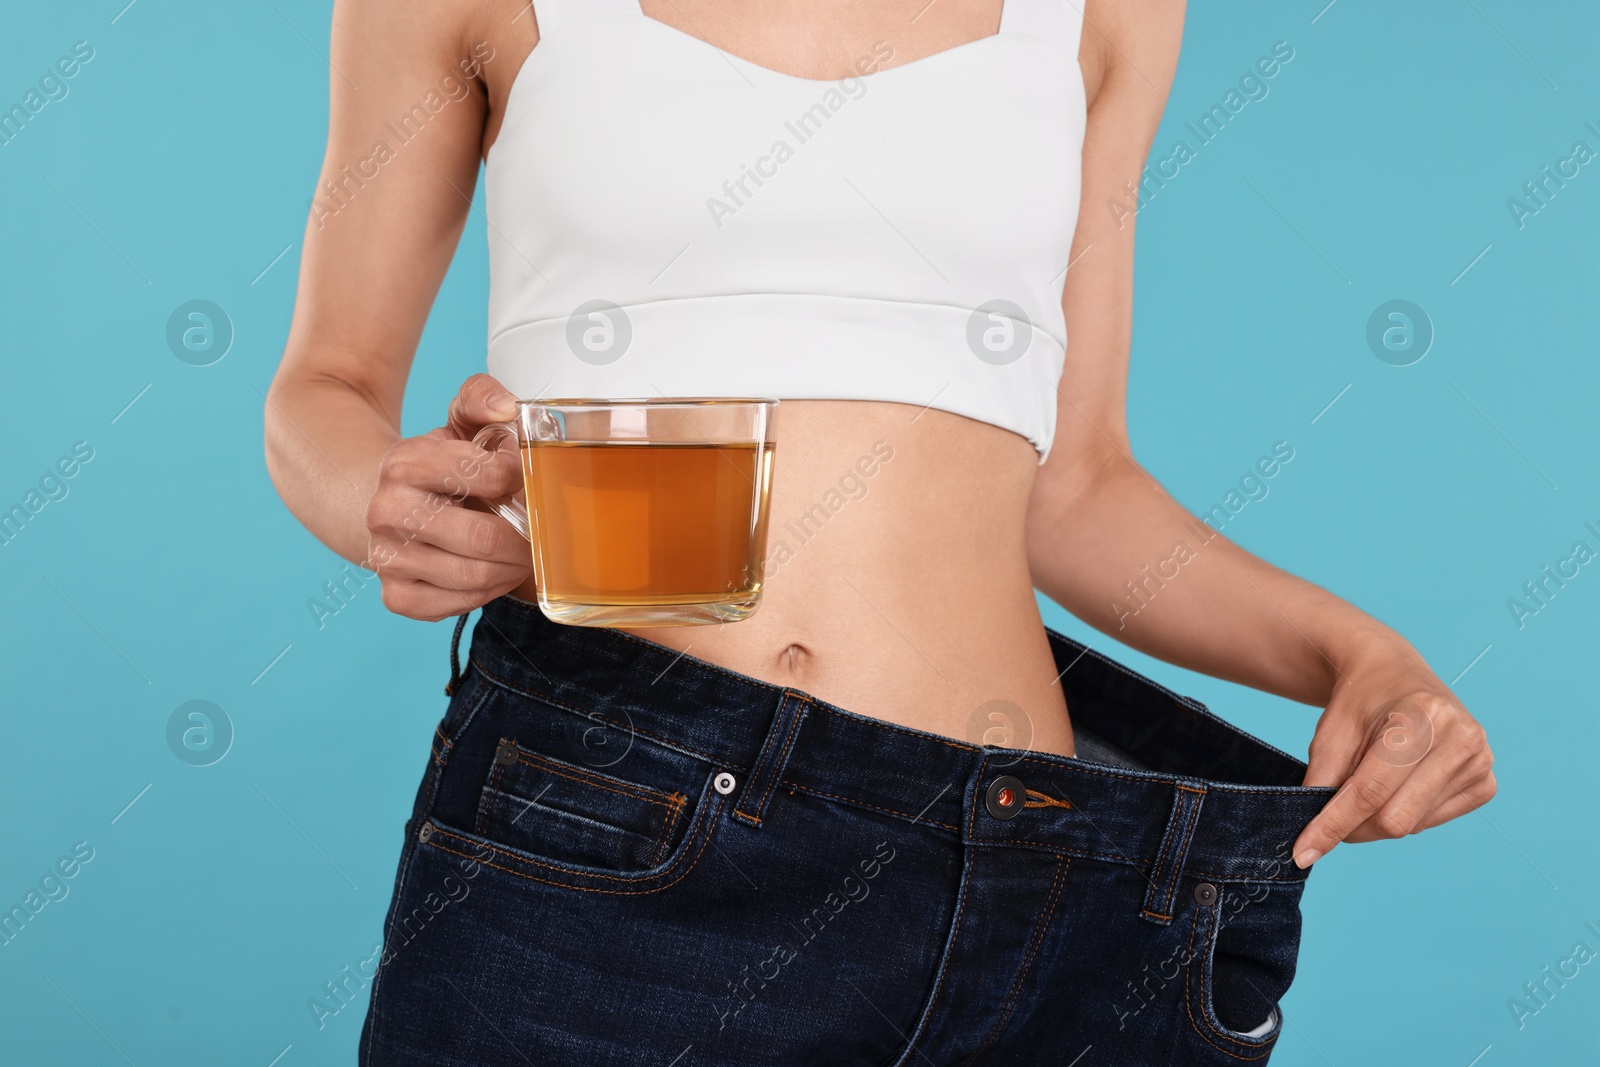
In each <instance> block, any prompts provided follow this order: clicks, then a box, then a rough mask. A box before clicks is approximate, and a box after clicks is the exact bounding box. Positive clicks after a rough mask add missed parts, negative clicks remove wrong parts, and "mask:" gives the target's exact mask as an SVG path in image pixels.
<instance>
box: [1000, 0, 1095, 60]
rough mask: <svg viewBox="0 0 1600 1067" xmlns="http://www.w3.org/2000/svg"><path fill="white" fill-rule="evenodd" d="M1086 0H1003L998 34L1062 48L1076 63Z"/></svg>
mask: <svg viewBox="0 0 1600 1067" xmlns="http://www.w3.org/2000/svg"><path fill="white" fill-rule="evenodd" d="M1084 3H1087V0H1005V5H1004V6H1003V7H1002V8H1001V9H1000V32H1001V33H1025V34H1028V35H1029V36H1031V37H1041V38H1043V39H1044V40H1046V41H1052V42H1054V43H1055V44H1058V45H1060V46H1061V47H1062V48H1065V49H1066V50H1067V52H1068V53H1069V54H1070V55H1071V56H1072V57H1073V58H1074V59H1076V58H1077V56H1078V38H1079V37H1080V36H1081V35H1082V34H1083V7H1082V6H1081V5H1083V4H1084Z"/></svg>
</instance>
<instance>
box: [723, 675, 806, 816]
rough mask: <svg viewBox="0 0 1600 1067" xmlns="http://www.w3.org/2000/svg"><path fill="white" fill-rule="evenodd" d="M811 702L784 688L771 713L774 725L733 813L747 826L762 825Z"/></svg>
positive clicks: (768, 731)
mask: <svg viewBox="0 0 1600 1067" xmlns="http://www.w3.org/2000/svg"><path fill="white" fill-rule="evenodd" d="M809 704H810V700H809V699H807V698H806V697H805V696H803V695H801V694H800V693H796V692H794V691H793V690H790V689H785V690H784V691H783V697H782V699H780V700H779V701H778V710H777V711H776V712H774V713H773V716H772V726H771V727H769V728H768V730H767V739H766V740H765V741H764V742H762V745H761V754H760V755H758V756H757V757H756V762H755V766H753V767H751V768H750V776H749V777H748V778H746V779H745V782H744V791H743V792H741V793H740V794H739V802H738V803H737V804H735V805H734V806H733V817H734V818H735V819H738V820H739V821H740V822H742V823H744V824H745V825H746V826H760V825H761V818H762V816H763V815H765V814H766V811H767V800H768V799H769V798H770V797H771V796H772V791H773V789H775V788H776V787H777V784H778V781H779V779H781V778H782V777H783V769H784V767H786V766H788V763H789V752H790V750H791V749H793V748H794V739H795V737H796V736H797V735H798V734H799V733H800V723H801V722H802V721H804V720H805V717H806V709H807V706H808V705H809Z"/></svg>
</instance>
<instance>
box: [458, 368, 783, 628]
mask: <svg viewBox="0 0 1600 1067" xmlns="http://www.w3.org/2000/svg"><path fill="white" fill-rule="evenodd" d="M777 407H778V401H776V400H765V399H745V398H738V399H711V398H698V397H693V398H668V399H661V400H521V401H518V402H517V416H516V418H515V419H513V420H512V421H510V422H500V423H493V424H491V425H488V426H485V427H484V428H483V429H482V430H480V431H478V434H477V436H476V437H474V438H473V444H475V445H477V446H478V447H479V448H482V449H485V450H486V451H490V452H494V451H498V450H500V449H502V448H505V449H509V448H510V447H511V446H512V445H513V444H515V446H516V448H517V450H518V452H519V454H520V460H521V464H522V477H523V496H524V498H525V500H526V502H527V503H526V506H524V505H523V504H522V503H520V502H518V501H517V500H516V498H515V497H508V498H506V499H503V500H497V501H493V502H491V505H490V506H491V507H492V508H493V510H494V511H495V513H496V514H498V515H499V516H500V517H501V518H503V519H505V520H506V521H507V522H509V523H511V524H512V525H513V526H514V527H516V529H517V531H518V532H519V533H521V534H522V536H523V537H526V538H527V539H528V540H529V541H530V542H531V543H532V545H533V574H534V579H535V582H536V583H537V585H538V596H539V608H540V610H541V611H543V612H544V614H545V616H546V617H547V618H549V619H551V620H552V621H554V622H560V623H567V624H569V625H573V626H685V625H694V624H699V623H723V622H737V621H739V620H740V619H747V618H749V617H750V616H751V615H754V614H755V611H756V608H757V607H758V606H759V605H760V602H761V578H762V562H763V560H764V559H765V558H766V553H767V497H768V493H769V492H770V489H771V485H772V461H773V453H774V449H775V447H776V446H775V442H774V441H773V424H774V422H775V421H776V420H775V416H776V414H777ZM530 516H531V518H530Z"/></svg>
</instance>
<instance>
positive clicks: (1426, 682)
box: [1294, 635, 1495, 867]
mask: <svg viewBox="0 0 1600 1067" xmlns="http://www.w3.org/2000/svg"><path fill="white" fill-rule="evenodd" d="M1337 670H1338V681H1337V682H1336V683H1335V685H1334V688H1333V698H1332V699H1331V700H1330V701H1329V702H1328V707H1327V710H1326V711H1324V712H1323V713H1322V718H1321V719H1320V720H1318V722H1317V732H1316V735H1315V736H1314V737H1313V738H1312V740H1311V751H1310V757H1311V758H1310V766H1309V769H1308V770H1307V772H1306V778H1305V784H1306V785H1308V786H1339V787H1340V788H1339V792H1338V793H1336V794H1335V795H1334V797H1333V799H1332V800H1330V801H1328V804H1327V806H1326V807H1324V808H1323V809H1322V811H1321V813H1320V814H1318V815H1317V817H1316V818H1315V819H1313V820H1312V821H1311V823H1310V825H1308V826H1307V827H1306V828H1305V829H1304V830H1303V831H1301V833H1300V837H1299V838H1298V839H1297V840H1296V841H1295V843H1294V861H1295V863H1296V864H1297V865H1298V866H1300V867H1309V866H1311V864H1312V863H1314V862H1316V861H1317V860H1318V859H1319V858H1321V857H1322V856H1325V855H1327V854H1328V852H1329V851H1330V850H1332V849H1333V847H1334V846H1335V845H1337V844H1339V843H1340V842H1341V841H1376V840H1380V839H1383V838H1394V837H1404V836H1406V835H1407V834H1414V833H1417V832H1418V831H1421V830H1426V829H1428V828H1429V827H1432V826H1438V825H1439V824H1440V823H1443V822H1448V821H1450V820H1451V819H1454V818H1456V817H1457V816H1459V815H1465V814H1466V813H1467V812H1469V811H1471V810H1473V809H1474V808H1477V807H1480V806H1481V805H1483V804H1486V803H1488V801H1489V799H1490V798H1491V797H1493V796H1494V794H1495V781H1494V772H1493V771H1492V770H1491V768H1492V767H1493V765H1494V754H1493V753H1492V752H1490V751H1489V744H1488V741H1487V739H1486V738H1485V735H1484V729H1483V727H1482V726H1480V725H1479V724H1478V721H1477V720H1476V719H1474V718H1473V717H1472V716H1471V715H1470V714H1468V713H1467V710H1466V708H1464V707H1462V706H1461V702H1460V701H1459V700H1457V699H1456V696H1455V694H1454V693H1452V692H1451V691H1450V688H1449V686H1447V685H1445V684H1444V683H1443V682H1441V681H1440V680H1439V677H1438V676H1437V675H1435V674H1434V673H1433V671H1432V670H1430V669H1429V668H1428V665H1427V664H1426V663H1424V662H1423V660H1422V657H1421V656H1420V655H1418V653H1417V651H1416V650H1415V649H1413V648H1412V647H1411V646H1410V645H1409V644H1407V643H1406V642H1405V640H1404V639H1402V638H1401V637H1399V636H1398V635H1386V636H1385V637H1382V638H1380V639H1377V640H1376V641H1375V642H1374V643H1370V644H1368V645H1366V646H1364V647H1363V649H1362V650H1361V651H1360V652H1359V653H1357V654H1355V655H1352V656H1350V657H1348V658H1347V659H1346V660H1344V661H1341V662H1340V663H1339V664H1338V666H1337Z"/></svg>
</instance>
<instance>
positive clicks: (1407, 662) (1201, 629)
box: [1028, 0, 1495, 866]
mask: <svg viewBox="0 0 1600 1067" xmlns="http://www.w3.org/2000/svg"><path fill="white" fill-rule="evenodd" d="M1088 16H1089V18H1090V19H1092V20H1093V22H1092V23H1091V24H1087V25H1086V26H1085V48H1084V67H1085V81H1086V84H1087V85H1088V87H1089V90H1090V92H1091V93H1092V98H1091V99H1092V103H1091V105H1090V110H1089V123H1088V129H1087V133H1086V136H1085V142H1084V174H1083V197H1082V207H1081V209H1080V214H1079V219H1078V229H1077V233H1076V236H1075V239H1074V247H1073V250H1072V257H1073V261H1074V265H1073V267H1072V269H1071V270H1070V271H1069V272H1068V275H1067V281H1066V287H1065V291H1064V294H1063V298H1062V303H1063V307H1064V309H1065V312H1066V319H1067V323H1068V328H1069V331H1070V333H1069V337H1070V342H1071V347H1070V349H1069V351H1068V353H1067V366H1066V372H1065V374H1064V376H1063V378H1062V382H1061V386H1060V391H1059V393H1060V404H1059V412H1058V416H1057V420H1056V437H1055V443H1054V446H1053V448H1052V451H1051V455H1050V459H1049V460H1048V461H1047V462H1046V463H1045V464H1044V466H1043V467H1042V468H1041V469H1040V472H1039V478H1038V480H1037V482H1036V483H1035V486H1034V491H1033V496H1032V499H1031V501H1030V505H1029V516H1028V554H1029V563H1030V566H1031V568H1032V571H1033V577H1034V584H1035V585H1036V586H1037V587H1038V588H1039V589H1040V590H1042V591H1043V592H1044V593H1045V594H1046V595H1047V596H1049V597H1050V598H1052V599H1053V600H1055V601H1056V602H1057V603H1059V604H1061V605H1062V606H1063V607H1065V608H1066V609H1067V610H1069V611H1071V612H1072V613H1073V614H1075V615H1077V616H1078V617H1080V618H1082V619H1083V620H1085V621H1086V622H1088V623H1090V624H1091V625H1094V626H1096V627H1098V628H1099V629H1101V630H1104V631H1105V632H1107V633H1110V634H1112V635H1114V636H1116V637H1117V638H1119V639H1120V640H1122V641H1124V642H1126V643H1127V644H1129V645H1132V646H1133V647H1135V648H1138V649H1140V650H1141V651H1144V652H1148V653H1150V654H1151V655H1154V656H1158V657H1160V658H1162V659H1165V660H1168V661H1170V662H1173V663H1177V664H1180V665H1182V666H1185V667H1189V668H1192V669H1194V670H1198V671H1202V672H1204V673H1206V674H1211V675H1216V676H1218V677H1221V678H1227V679H1229V680H1231V681H1235V682H1240V683H1243V684H1245V685H1249V686H1253V687H1255V688H1258V689H1264V690H1267V691H1269V692H1273V693H1277V694H1279V695H1281V696H1285V697H1289V698H1291V699H1294V700H1299V701H1302V702H1304V703H1308V704H1317V705H1323V706H1325V707H1326V708H1327V710H1326V711H1325V712H1324V714H1323V716H1322V719H1321V720H1320V722H1319V723H1318V726H1317V732H1316V736H1315V738H1314V740H1313V741H1312V743H1311V753H1310V769H1309V773H1308V774H1307V776H1306V784H1307V785H1343V786H1344V787H1345V788H1343V789H1342V790H1341V791H1340V793H1339V794H1338V795H1337V796H1336V797H1335V798H1334V800H1333V801H1331V802H1330V803H1329V804H1328V806H1327V808H1325V809H1324V811H1323V812H1322V814H1321V815H1319V816H1318V818H1317V819H1316V820H1315V821H1314V822H1313V823H1312V824H1311V825H1310V826H1309V827H1307V828H1306V830H1305V832H1304V833H1302V834H1301V836H1300V839H1299V840H1298V841H1297V842H1296V843H1295V847H1294V855H1295V859H1296V862H1298V863H1300V864H1301V865H1302V866H1306V865H1309V863H1311V862H1313V861H1314V860H1315V859H1316V858H1317V857H1318V856H1320V855H1322V854H1325V853H1326V852H1327V851H1328V850H1329V849H1331V848H1332V847H1333V846H1334V845H1335V844H1337V843H1338V842H1339V841H1341V840H1346V839H1348V840H1371V839H1374V838H1380V837H1399V836H1403V835H1405V834H1407V833H1411V832H1414V831H1416V830H1420V829H1424V828H1426V827H1428V826H1433V825H1437V824H1438V823H1441V822H1444V821H1446V820H1448V819H1452V818H1455V817H1456V816H1458V815H1461V814H1464V813H1465V812H1467V811H1470V810H1472V809H1473V808H1475V807H1477V806H1479V805H1481V804H1483V803H1485V802H1486V801H1487V800H1488V799H1489V798H1490V797H1492V796H1493V795H1494V789H1495V786H1494V776H1493V774H1492V773H1491V771H1490V769H1489V768H1490V765H1491V763H1492V757H1491V755H1490V752H1489V749H1488V746H1487V744H1486V743H1485V740H1484V735H1483V729H1482V728H1481V727H1480V726H1479V725H1478V724H1477V723H1476V722H1475V721H1474V720H1473V719H1472V718H1471V716H1469V715H1468V714H1467V713H1466V711H1465V710H1464V709H1463V708H1462V707H1461V705H1460V703H1459V702H1458V701H1457V700H1456V699H1455V697H1454V695H1453V694H1451V692H1450V690H1449V688H1448V687H1446V686H1445V685H1444V683H1443V682H1441V681H1440V680H1439V679H1438V678H1437V677H1436V676H1435V675H1434V673H1433V672H1432V671H1431V670H1429V669H1428V666H1427V664H1426V663H1424V662H1423V660H1422V658H1421V656H1420V655H1418V654H1417V652H1416V651H1415V650H1414V649H1413V648H1412V647H1411V646H1410V645H1409V644H1407V643H1406V642H1405V640H1404V639H1403V638H1401V637H1400V636H1399V635H1398V634H1396V633H1395V632H1394V631H1393V630H1391V629H1389V628H1388V627H1386V626H1384V625H1383V624H1382V623H1380V622H1378V621H1377V620H1375V619H1373V618H1372V617H1371V616H1369V615H1367V614H1365V613H1364V612H1362V611H1360V610H1358V609H1357V608H1355V607H1354V606H1352V605H1350V604H1348V603H1346V602H1345V601H1343V600H1340V599H1339V598H1338V597H1336V596H1334V595H1332V594H1331V593H1328V592H1326V591H1325V590H1322V589H1320V588H1318V587H1316V586H1314V585H1312V584H1310V583H1309V582H1305V581H1302V580H1301V579H1299V578H1296V577H1294V576H1293V575H1290V574H1287V573H1285V572H1284V571H1281V570H1279V569H1278V568H1276V567H1274V566H1272V565H1271V564H1269V563H1266V562H1265V561H1263V560H1260V559H1258V558H1256V557H1255V556H1252V555H1250V554H1249V553H1248V552H1245V551H1243V550H1242V549H1240V548H1238V547H1237V546H1236V545H1234V544H1232V543H1231V542H1229V541H1228V540H1227V539H1226V538H1225V537H1223V536H1221V535H1220V534H1217V533H1215V532H1214V531H1212V530H1210V529H1209V528H1208V527H1206V526H1205V525H1203V524H1202V523H1201V522H1200V521H1199V520H1197V519H1195V518H1194V517H1193V516H1191V515H1190V514H1189V513H1188V512H1187V511H1185V510H1184V509H1183V507H1182V506H1181V505H1179V504H1178V502H1177V501H1175V500H1174V499H1173V498H1172V497H1171V496H1170V495H1169V494H1168V493H1167V492H1166V490H1165V489H1163V488H1162V487H1161V486H1160V485H1159V484H1158V483H1157V482H1156V481H1155V480H1154V479H1153V478H1152V477H1151V476H1150V475H1149V473H1147V472H1146V471H1145V470H1144V469H1143V468H1142V467H1140V466H1139V464H1138V463H1137V462H1136V461H1135V460H1134V459H1133V456H1132V450H1131V448H1130V445H1129V441H1128V434H1127V420H1126V409H1125V405H1126V385H1127V368H1128V352H1129V342H1130V333H1131V328H1132V321H1133V247H1134V219H1133V215H1132V214H1131V213H1123V212H1115V213H1114V212H1113V211H1111V210H1110V208H1109V207H1108V204H1110V203H1112V202H1114V201H1123V202H1126V196H1125V189H1126V188H1127V186H1126V185H1125V184H1124V183H1132V185H1133V186H1137V184H1138V182H1139V179H1140V175H1141V170H1142V168H1143V165H1144V161H1145V158H1146V156H1147V154H1148V152H1149V149H1150V143H1151V140H1152V138H1153V137H1154V135H1155V130H1156V126H1157V124H1158V123H1159V121H1160V117H1161V111H1162V109H1163V108H1164V107H1165V104H1166V94H1167V90H1168V88H1169V87H1170V84H1171V78H1172V73H1173V70H1174V68H1175V66H1176V63H1177V56H1178V46H1179V40H1180V37H1181V33H1182V19H1183V9H1182V3H1181V0H1161V2H1159V3H1151V4H1141V5H1130V4H1099V5H1096V4H1091V5H1090V6H1089V8H1088ZM1096 27H1097V28H1098V32H1097V29H1096Z"/></svg>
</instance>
